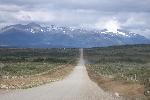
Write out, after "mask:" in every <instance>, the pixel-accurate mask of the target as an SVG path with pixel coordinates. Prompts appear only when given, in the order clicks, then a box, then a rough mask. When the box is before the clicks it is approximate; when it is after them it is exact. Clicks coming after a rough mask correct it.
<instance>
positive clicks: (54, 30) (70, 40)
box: [0, 23, 150, 48]
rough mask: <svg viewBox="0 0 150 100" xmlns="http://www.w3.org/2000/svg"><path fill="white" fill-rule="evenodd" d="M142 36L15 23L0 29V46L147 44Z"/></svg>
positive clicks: (61, 46) (119, 30)
mask: <svg viewBox="0 0 150 100" xmlns="http://www.w3.org/2000/svg"><path fill="white" fill-rule="evenodd" d="M149 43H150V40H149V39H147V38H146V37H144V36H142V35H139V34H135V33H132V32H129V31H126V30H122V29H118V30H117V32H115V33H114V32H109V31H108V30H107V29H103V30H96V29H91V30H88V29H83V28H72V27H58V26H55V25H51V26H41V25H39V24H36V23H29V24H27V25H22V24H16V25H10V26H6V27H4V28H2V29H0V47H20V48H32V47H33V48H67V47H68V48H81V47H82V48H89V47H103V46H112V45H126V44H149Z"/></svg>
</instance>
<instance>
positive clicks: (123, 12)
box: [0, 0, 150, 38]
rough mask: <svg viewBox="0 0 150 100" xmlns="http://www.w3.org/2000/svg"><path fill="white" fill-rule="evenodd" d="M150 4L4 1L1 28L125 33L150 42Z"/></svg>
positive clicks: (149, 0)
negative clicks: (68, 28) (46, 27)
mask: <svg viewBox="0 0 150 100" xmlns="http://www.w3.org/2000/svg"><path fill="white" fill-rule="evenodd" d="M149 5H150V0H0V27H4V26H6V25H11V24H18V23H19V24H26V23H29V22H36V23H39V24H43V25H51V24H55V25H59V26H75V27H88V28H97V29H104V28H107V29H108V30H110V31H114V32H115V31H116V29H117V28H119V29H125V30H128V31H131V32H134V33H137V34H141V35H143V36H146V37H148V38H150V6H149Z"/></svg>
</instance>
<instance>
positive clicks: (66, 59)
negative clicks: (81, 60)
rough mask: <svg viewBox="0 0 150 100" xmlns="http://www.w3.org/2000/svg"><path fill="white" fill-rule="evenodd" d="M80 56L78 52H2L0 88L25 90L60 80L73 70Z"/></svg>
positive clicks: (54, 50)
mask: <svg viewBox="0 0 150 100" xmlns="http://www.w3.org/2000/svg"><path fill="white" fill-rule="evenodd" d="M78 56H79V50H78V49H7V48H1V49H0V79H1V81H0V82H1V84H0V86H1V88H25V87H32V86H34V85H35V86H36V85H37V84H42V83H47V82H50V81H55V80H58V79H60V78H63V76H65V75H66V74H67V73H69V72H70V71H71V70H72V69H73V65H74V64H76V61H77V58H78ZM39 78H40V79H39ZM33 83H34V84H33ZM21 84H24V85H21Z"/></svg>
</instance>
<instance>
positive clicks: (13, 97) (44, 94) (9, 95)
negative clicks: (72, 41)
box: [0, 49, 121, 100]
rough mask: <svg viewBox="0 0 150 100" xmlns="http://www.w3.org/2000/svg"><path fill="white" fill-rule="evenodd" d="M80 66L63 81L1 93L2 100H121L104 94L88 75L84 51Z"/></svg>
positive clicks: (0, 98) (0, 99)
mask: <svg viewBox="0 0 150 100" xmlns="http://www.w3.org/2000/svg"><path fill="white" fill-rule="evenodd" d="M80 51H81V55H80V60H79V63H78V65H77V66H76V67H75V69H74V70H73V72H72V73H71V74H70V75H69V76H68V77H66V78H65V79H64V80H62V81H58V82H53V83H51V84H46V85H42V86H39V87H35V88H30V89H24V90H13V91H8V92H0V100H121V97H118V96H114V95H112V94H110V93H107V92H104V91H103V90H102V89H101V88H99V87H98V86H97V85H96V84H95V83H94V82H92V81H91V80H90V78H89V76H88V74H87V71H86V67H85V65H84V60H83V50H82V49H81V50H80Z"/></svg>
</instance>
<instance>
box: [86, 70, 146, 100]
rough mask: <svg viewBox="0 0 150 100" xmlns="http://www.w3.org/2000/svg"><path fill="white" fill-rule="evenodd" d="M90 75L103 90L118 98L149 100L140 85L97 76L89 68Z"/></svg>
mask: <svg viewBox="0 0 150 100" xmlns="http://www.w3.org/2000/svg"><path fill="white" fill-rule="evenodd" d="M87 71H88V75H89V77H90V78H91V80H93V81H94V82H96V83H97V84H98V85H99V86H100V87H101V88H102V89H103V90H105V91H109V92H112V93H114V94H115V95H117V96H123V97H125V98H126V99H127V100H148V99H146V97H145V96H144V86H143V85H141V84H139V83H134V82H127V81H119V80H114V79H113V78H109V77H104V76H100V75H98V74H96V73H95V72H94V71H92V70H90V69H89V68H88V67H87Z"/></svg>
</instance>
